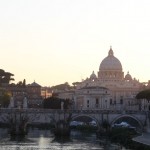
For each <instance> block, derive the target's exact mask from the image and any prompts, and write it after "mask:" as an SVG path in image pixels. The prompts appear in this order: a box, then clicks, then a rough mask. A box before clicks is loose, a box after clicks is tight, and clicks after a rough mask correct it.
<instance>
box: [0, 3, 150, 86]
mask: <svg viewBox="0 0 150 150" xmlns="http://www.w3.org/2000/svg"><path fill="white" fill-rule="evenodd" d="M149 7H150V0H1V1H0V52H1V54H0V64H1V67H0V68H1V69H4V70H5V71H8V72H11V73H13V74H14V75H15V76H14V78H15V82H16V83H17V82H18V81H20V80H23V79H26V81H27V83H32V82H33V81H34V80H35V81H36V82H37V83H39V84H41V85H42V86H52V85H56V84H61V83H64V82H69V83H70V84H71V83H72V82H75V81H81V79H85V78H86V77H89V76H90V74H91V73H92V71H93V70H94V71H95V73H97V72H98V70H99V65H100V63H101V61H102V60H103V59H104V58H105V57H106V56H107V55H108V50H109V48H110V45H112V49H113V50H114V55H115V56H116V57H117V58H118V59H119V60H120V61H121V63H122V66H123V71H124V72H125V74H126V73H127V71H129V72H130V74H131V75H132V77H135V78H137V79H139V80H140V81H147V80H149V79H150V59H149V58H150V9H149Z"/></svg>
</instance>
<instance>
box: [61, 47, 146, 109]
mask: <svg viewBox="0 0 150 150" xmlns="http://www.w3.org/2000/svg"><path fill="white" fill-rule="evenodd" d="M74 85H75V89H74V93H72V97H73V100H74V104H75V108H76V109H81V107H82V108H83V109H117V110H121V109H132V110H133V109H139V105H138V101H137V100H136V99H135V96H136V94H137V93H138V92H139V91H140V90H142V88H143V86H144V84H143V83H140V82H139V80H137V79H136V78H133V77H132V76H131V75H130V73H129V72H128V73H127V74H126V75H124V72H123V68H122V64H121V62H120V60H119V59H118V58H116V57H115V56H114V52H113V50H112V47H110V50H109V51H108V56H106V57H105V58H104V59H103V60H102V61H101V63H100V66H99V70H98V73H97V75H96V74H95V73H94V71H93V72H92V74H91V75H90V77H89V78H86V79H85V80H83V81H81V82H75V83H74ZM106 91H107V92H108V93H105V92H106ZM60 95H61V96H62V94H60ZM61 96H60V97H61ZM66 97H67V95H66ZM63 98H64V96H63Z"/></svg>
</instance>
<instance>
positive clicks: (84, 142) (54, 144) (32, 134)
mask: <svg viewBox="0 0 150 150" xmlns="http://www.w3.org/2000/svg"><path fill="white" fill-rule="evenodd" d="M105 145H106V144H104V143H101V142H100V140H99V139H97V138H96V134H95V133H85V132H79V131H71V136H70V138H63V137H60V138H55V137H54V135H53V133H52V132H51V131H50V130H39V129H37V128H33V129H29V132H28V135H27V136H26V137H24V138H23V137H15V138H10V136H8V132H7V129H0V150H81V149H82V150H113V146H112V145H111V143H109V146H107V147H106V146H105ZM107 145H108V144H107ZM116 150H117V149H116Z"/></svg>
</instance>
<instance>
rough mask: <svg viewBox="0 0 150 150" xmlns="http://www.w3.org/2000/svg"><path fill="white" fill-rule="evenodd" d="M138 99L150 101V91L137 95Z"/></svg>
mask: <svg viewBox="0 0 150 150" xmlns="http://www.w3.org/2000/svg"><path fill="white" fill-rule="evenodd" d="M136 98H137V99H147V100H148V101H150V89H147V90H143V91H141V92H139V93H138V94H137V95H136Z"/></svg>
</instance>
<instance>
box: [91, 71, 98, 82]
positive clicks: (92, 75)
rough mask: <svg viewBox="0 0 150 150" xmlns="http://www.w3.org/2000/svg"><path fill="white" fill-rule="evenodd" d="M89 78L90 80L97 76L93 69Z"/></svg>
mask: <svg viewBox="0 0 150 150" xmlns="http://www.w3.org/2000/svg"><path fill="white" fill-rule="evenodd" d="M90 79H91V80H95V79H97V76H96V74H95V73H94V71H93V72H92V74H91V75H90Z"/></svg>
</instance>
